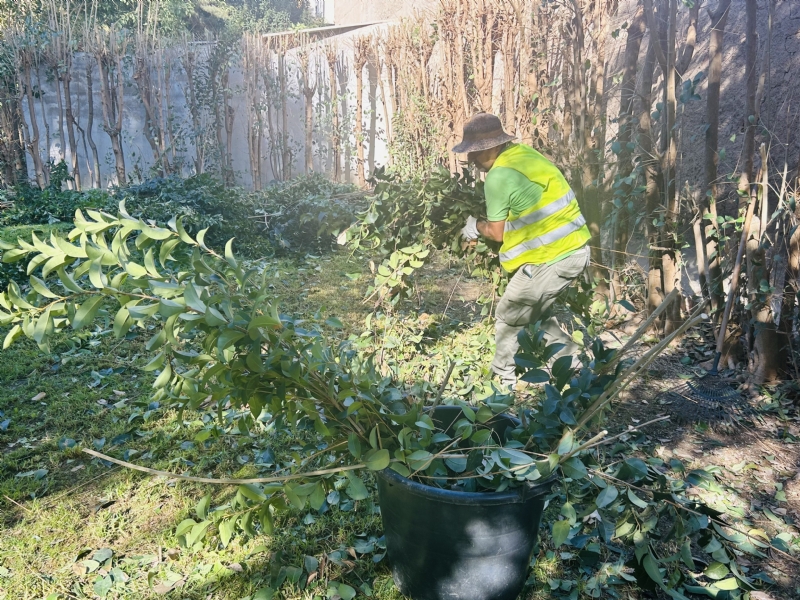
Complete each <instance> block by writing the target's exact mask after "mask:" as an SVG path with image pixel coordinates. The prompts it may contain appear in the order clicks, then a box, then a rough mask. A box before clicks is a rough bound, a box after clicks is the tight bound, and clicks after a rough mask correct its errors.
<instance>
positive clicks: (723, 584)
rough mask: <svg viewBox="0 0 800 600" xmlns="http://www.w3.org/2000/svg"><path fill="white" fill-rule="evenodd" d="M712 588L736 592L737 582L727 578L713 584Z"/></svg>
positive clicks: (732, 578)
mask: <svg viewBox="0 0 800 600" xmlns="http://www.w3.org/2000/svg"><path fill="white" fill-rule="evenodd" d="M714 586H715V587H717V588H719V589H721V590H725V591H730V590H737V589H739V582H738V581H737V579H736V578H735V577H729V578H728V579H723V580H722V581H717V582H715V583H714Z"/></svg>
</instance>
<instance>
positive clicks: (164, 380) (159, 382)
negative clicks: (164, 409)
mask: <svg viewBox="0 0 800 600" xmlns="http://www.w3.org/2000/svg"><path fill="white" fill-rule="evenodd" d="M171 379H172V367H171V366H170V364H169V362H167V364H165V365H164V370H163V371H161V374H160V375H159V376H158V377H156V380H155V381H154V382H153V387H154V388H155V389H157V390H158V389H161V388H163V387H165V386H166V385H167V384H168V383H169V382H170V380H171Z"/></svg>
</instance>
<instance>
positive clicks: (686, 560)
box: [628, 490, 696, 571]
mask: <svg viewBox="0 0 800 600" xmlns="http://www.w3.org/2000/svg"><path fill="white" fill-rule="evenodd" d="M628 493H629V494H630V490H628ZM681 560H682V561H683V564H685V565H686V566H687V567H689V568H690V569H691V570H692V571H695V570H696V567H695V564H694V557H693V556H692V544H691V542H690V541H689V538H688V537H687V538H686V539H685V540H683V544H682V545H681Z"/></svg>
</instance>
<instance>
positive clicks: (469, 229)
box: [461, 217, 480, 242]
mask: <svg viewBox="0 0 800 600" xmlns="http://www.w3.org/2000/svg"><path fill="white" fill-rule="evenodd" d="M479 235H480V231H478V219H476V218H475V217H468V218H467V224H466V225H465V226H464V228H463V229H462V230H461V237H463V238H464V239H465V240H467V241H468V242H471V241H473V240H477V239H478V236H479Z"/></svg>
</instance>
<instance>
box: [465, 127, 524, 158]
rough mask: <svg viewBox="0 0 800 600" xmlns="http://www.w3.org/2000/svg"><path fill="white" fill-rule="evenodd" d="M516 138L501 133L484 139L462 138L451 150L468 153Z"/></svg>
mask: <svg viewBox="0 0 800 600" xmlns="http://www.w3.org/2000/svg"><path fill="white" fill-rule="evenodd" d="M515 139H517V138H516V137H514V136H513V135H509V134H507V133H505V132H504V133H502V134H501V135H497V136H495V137H491V138H486V139H485V140H463V141H462V142H461V143H460V144H457V145H456V146H453V149H452V151H453V152H455V153H456V154H468V153H469V152H480V151H481V150H488V149H489V148H494V147H495V146H500V145H501V144H505V143H506V142H511V141H514V140H515Z"/></svg>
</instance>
